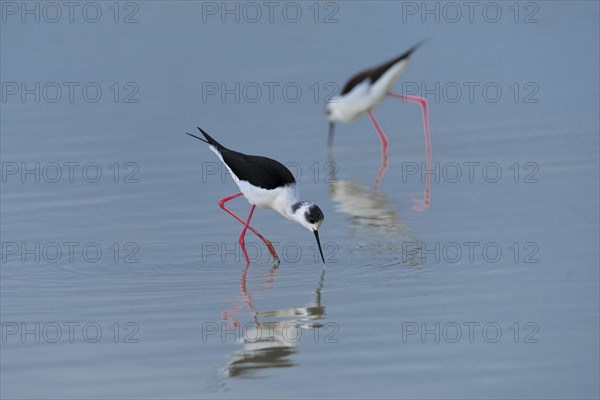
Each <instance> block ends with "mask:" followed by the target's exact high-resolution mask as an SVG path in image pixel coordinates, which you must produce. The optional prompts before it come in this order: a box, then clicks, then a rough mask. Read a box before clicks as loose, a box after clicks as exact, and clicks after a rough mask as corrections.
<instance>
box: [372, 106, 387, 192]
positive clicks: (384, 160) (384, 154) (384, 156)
mask: <svg viewBox="0 0 600 400" xmlns="http://www.w3.org/2000/svg"><path fill="white" fill-rule="evenodd" d="M367 115H368V116H369V118H370V119H371V123H372V124H373V127H374V128H375V131H377V135H379V140H380V141H381V166H380V167H379V171H377V177H376V178H375V183H373V191H374V192H378V191H379V187H380V186H381V181H382V180H383V176H384V175H385V173H386V171H387V170H388V143H389V142H388V138H387V136H385V132H383V129H381V126H380V125H379V122H377V119H376V118H375V115H374V114H373V112H372V111H371V110H369V111H367Z"/></svg>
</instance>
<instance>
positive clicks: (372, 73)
mask: <svg viewBox="0 0 600 400" xmlns="http://www.w3.org/2000/svg"><path fill="white" fill-rule="evenodd" d="M421 43H422V42H421ZM421 43H418V44H416V45H415V46H413V47H412V48H411V49H410V50H408V51H406V52H405V53H404V54H402V55H400V56H398V57H396V58H394V59H392V60H389V61H388V62H385V63H383V64H381V65H378V66H376V67H373V68H369V69H366V70H364V71H361V72H359V73H358V74H356V75H354V76H353V77H352V78H351V79H350V80H349V81H348V82H347V83H346V85H344V87H343V88H342V91H341V92H340V94H339V95H337V96H334V97H333V98H331V99H330V100H329V101H328V102H327V104H326V106H325V113H326V114H327V118H328V119H329V138H328V146H329V147H331V146H332V145H333V133H334V127H335V123H336V122H338V121H340V122H346V123H347V122H351V121H354V120H355V119H356V118H358V117H360V116H361V115H363V114H365V113H366V114H367V115H368V116H369V118H370V119H371V123H372V124H373V127H374V128H375V130H376V131H377V134H378V135H379V139H380V140H381V146H382V153H383V154H384V155H387V147H388V139H387V136H386V135H385V133H384V132H383V129H381V126H380V125H379V123H378V122H377V119H375V115H373V109H374V108H375V107H377V106H378V105H379V104H380V103H381V102H383V100H384V99H385V97H386V96H390V97H395V98H399V99H402V100H404V101H408V102H411V103H418V104H420V105H421V108H422V110H423V124H424V127H425V147H426V151H427V153H428V154H430V153H431V140H430V138H429V115H428V107H427V100H426V99H425V98H424V97H418V96H411V95H404V94H396V93H392V92H391V91H390V89H391V87H392V85H393V84H394V81H395V80H396V79H397V78H398V77H399V76H400V75H401V74H402V73H403V72H404V70H405V69H406V67H407V66H408V63H409V61H410V56H411V55H412V53H413V52H414V51H415V50H416V49H417V48H418V47H419V46H420V45H421ZM385 158H386V159H387V157H385Z"/></svg>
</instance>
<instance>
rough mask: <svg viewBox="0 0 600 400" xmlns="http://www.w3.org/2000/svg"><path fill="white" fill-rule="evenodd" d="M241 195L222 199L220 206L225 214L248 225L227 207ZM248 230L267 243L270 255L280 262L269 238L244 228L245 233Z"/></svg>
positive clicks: (240, 193) (254, 230)
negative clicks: (226, 204)
mask: <svg viewBox="0 0 600 400" xmlns="http://www.w3.org/2000/svg"><path fill="white" fill-rule="evenodd" d="M241 195H242V192H239V193H236V194H233V195H231V196H228V197H225V198H222V199H221V200H219V202H218V204H219V207H221V208H222V209H223V210H224V211H225V212H227V213H228V214H229V215H231V216H232V217H233V218H235V219H237V220H238V221H239V222H240V223H242V224H244V225H246V222H245V221H244V220H243V219H241V218H240V217H238V216H237V215H236V214H235V213H234V212H233V211H231V210H230V209H228V208H227V207H225V203H227V202H228V201H229V200H233V199H235V198H237V197H240V196H241ZM252 207H253V208H252V211H254V206H252ZM250 215H252V214H250ZM246 228H247V229H250V230H251V231H252V232H253V233H254V234H255V235H256V236H258V238H259V239H260V240H262V241H263V242H264V243H265V245H266V246H267V248H268V249H269V253H271V255H272V256H273V259H274V260H275V261H276V262H279V257H278V256H277V252H275V248H274V247H273V244H271V242H270V241H269V240H268V239H267V238H265V237H264V236H263V235H261V234H260V233H258V231H257V230H256V229H254V228H253V227H251V226H249V225H248V226H246V227H245V228H244V232H245V229H246ZM244 250H245V249H244Z"/></svg>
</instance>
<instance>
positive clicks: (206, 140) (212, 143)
mask: <svg viewBox="0 0 600 400" xmlns="http://www.w3.org/2000/svg"><path fill="white" fill-rule="evenodd" d="M198 130H199V131H200V132H201V133H202V134H203V135H204V137H205V138H206V139H202V138H201V137H200V136H196V135H192V134H191V133H188V132H186V133H185V134H186V135H190V136H191V137H193V138H196V139H198V140H202V141H203V142H204V143H208V144H210V145H212V146H215V147H216V148H217V149H218V150H221V149H224V148H225V147H224V146H223V145H222V144H221V143H219V142H217V141H216V140H215V139H213V138H212V136H210V135H209V134H208V133H206V131H204V130H203V129H202V128H200V127H198Z"/></svg>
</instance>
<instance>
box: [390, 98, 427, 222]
mask: <svg viewBox="0 0 600 400" xmlns="http://www.w3.org/2000/svg"><path fill="white" fill-rule="evenodd" d="M388 96H391V97H396V98H399V99H402V100H404V101H408V102H410V103H418V104H420V105H421V110H422V112H423V127H424V130H425V159H426V160H425V164H426V167H425V194H424V198H423V204H422V205H416V206H415V207H414V208H415V209H416V210H417V211H423V210H424V209H426V208H428V207H429V205H430V204H431V175H430V174H429V171H431V137H430V135H429V107H428V105H427V99H426V98H424V97H419V96H411V95H408V94H396V93H392V92H388Z"/></svg>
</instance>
